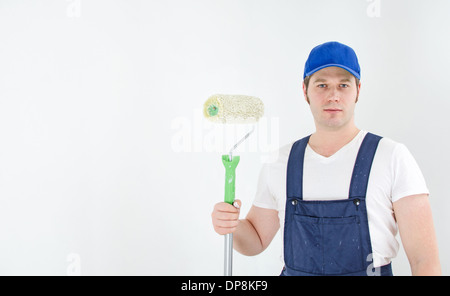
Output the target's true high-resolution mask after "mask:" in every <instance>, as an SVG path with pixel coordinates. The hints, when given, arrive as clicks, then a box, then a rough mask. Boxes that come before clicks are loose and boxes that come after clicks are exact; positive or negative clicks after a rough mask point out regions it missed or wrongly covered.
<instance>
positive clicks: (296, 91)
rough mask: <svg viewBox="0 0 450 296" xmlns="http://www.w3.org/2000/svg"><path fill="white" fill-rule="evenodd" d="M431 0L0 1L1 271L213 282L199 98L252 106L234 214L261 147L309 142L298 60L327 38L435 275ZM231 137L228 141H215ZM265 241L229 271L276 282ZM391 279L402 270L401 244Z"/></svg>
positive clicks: (215, 182)
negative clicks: (428, 218)
mask: <svg viewBox="0 0 450 296" xmlns="http://www.w3.org/2000/svg"><path fill="white" fill-rule="evenodd" d="M449 12H450V2H449V1H447V0H433V1H418V0H414V1H413V0H408V1H407V0H389V1H387V0H372V1H366V0H345V1H344V0H343V1H335V0H316V1H300V0H189V1H186V0H153V1H138V0H126V1H125V0H122V1H119V0H67V1H66V0H58V1H56V0H53V1H50V0H45V1H44V0H42V1H38V0H30V1H19V0H0V275H70V274H81V275H221V274H222V272H223V238H222V237H221V236H219V235H217V234H216V233H215V232H214V231H213V228H212V225H211V218H210V214H211V211H212V208H213V205H214V204H215V203H216V202H219V201H221V200H222V199H223V182H224V168H223V165H222V163H221V154H222V153H223V152H224V151H225V152H226V150H227V149H229V148H230V145H229V143H231V142H233V141H235V140H236V139H237V137H239V135H240V134H241V133H242V132H243V130H245V128H247V127H246V126H244V127H243V128H242V127H240V128H235V127H220V128H218V127H216V126H212V125H211V124H208V123H207V122H205V120H204V119H203V118H202V114H201V108H202V104H203V103H204V101H206V99H207V98H208V97H209V96H210V95H212V94H215V93H230V94H247V95H254V96H258V97H260V98H262V100H263V101H264V104H265V117H264V118H263V120H262V121H261V122H260V123H259V124H258V126H257V130H256V132H255V134H254V135H252V138H251V139H249V142H248V143H247V144H246V145H244V146H243V147H241V148H240V150H238V154H240V155H241V163H240V164H239V166H238V170H237V183H236V192H237V193H236V194H237V198H240V199H241V200H242V201H243V208H242V216H245V214H246V212H248V210H249V208H250V206H251V203H252V201H253V198H254V195H255V192H256V183H257V179H258V174H259V170H260V168H261V166H262V164H263V162H264V161H267V160H268V159H269V160H270V157H269V158H268V157H267V156H268V155H269V154H268V153H269V151H270V150H273V149H276V148H277V147H279V146H283V145H286V144H288V143H290V142H293V141H295V140H297V139H299V138H301V137H303V136H305V135H307V134H309V133H312V132H314V124H313V119H312V116H311V114H310V110H309V108H308V105H307V103H306V102H305V101H304V99H303V96H302V92H301V78H302V75H303V67H304V62H305V60H306V58H307V56H308V54H309V52H310V50H311V49H312V48H313V47H314V46H316V45H318V44H321V43H323V42H326V41H332V40H335V41H340V42H342V43H345V44H348V45H350V46H351V47H353V48H354V49H355V51H356V52H357V54H358V57H359V61H360V64H361V67H362V90H361V95H360V100H359V102H358V105H357V108H356V123H357V126H358V127H359V128H362V129H365V130H369V131H371V132H373V133H377V134H380V135H382V136H385V137H389V138H391V139H393V140H395V141H397V142H401V143H404V144H405V145H406V146H407V147H408V148H409V150H410V151H411V152H412V154H413V155H414V157H415V158H416V160H417V162H418V164H419V166H420V167H421V169H422V172H423V174H424V176H425V179H426V181H427V185H428V187H429V190H430V192H431V199H430V201H431V205H432V210H433V214H434V221H435V226H436V232H437V236H438V242H439V249H440V257H441V264H442V270H443V274H445V275H450V266H449V265H448V264H447V262H449V260H450V252H449V249H450V239H449V231H448V225H449V222H450V220H449V215H448V212H449V210H450V201H449V196H448V184H449V173H448V167H449V166H450V156H449V155H450V154H449V153H448V151H450V141H449V138H448V127H449V121H448V119H449V110H450V103H449V91H448V85H449V82H450V81H449V76H448V69H449V66H450V55H449V53H450V39H449V38H448V37H447V36H448V29H449V28H450V18H449V17H448V15H449ZM230 130H231V131H230ZM281 246H282V244H281V239H280V235H279V234H277V236H276V237H275V239H274V241H273V242H272V244H271V245H270V247H269V248H268V249H267V250H266V251H265V252H264V253H262V254H260V255H259V256H255V257H244V256H241V255H239V254H236V253H235V258H234V259H235V260H234V274H236V275H278V274H279V273H280V270H281V267H282V262H281V261H280V255H281V252H282V249H281ZM393 269H394V273H395V274H397V275H408V274H410V270H409V264H408V261H407V258H406V255H405V254H404V251H403V250H402V249H401V250H400V252H399V255H398V257H397V258H396V259H395V260H394V261H393Z"/></svg>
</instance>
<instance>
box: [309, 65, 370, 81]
mask: <svg viewBox="0 0 450 296" xmlns="http://www.w3.org/2000/svg"><path fill="white" fill-rule="evenodd" d="M328 67H339V68H342V69H344V70H347V71H348V72H350V73H351V74H352V75H353V76H355V77H356V78H358V79H361V76H360V75H359V74H358V73H357V72H355V71H354V70H352V69H350V68H349V67H346V66H344V65H339V64H327V65H322V66H320V67H317V68H315V69H314V70H311V71H309V72H308V73H305V74H304V75H303V79H305V77H307V76H311V75H313V74H314V73H316V72H317V71H319V70H322V69H323V68H328Z"/></svg>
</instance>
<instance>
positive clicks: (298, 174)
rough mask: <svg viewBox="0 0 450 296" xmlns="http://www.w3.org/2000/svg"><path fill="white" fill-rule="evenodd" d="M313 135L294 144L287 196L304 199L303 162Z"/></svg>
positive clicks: (287, 183)
mask: <svg viewBox="0 0 450 296" xmlns="http://www.w3.org/2000/svg"><path fill="white" fill-rule="evenodd" d="M310 137H311V135H309V136H307V137H305V138H303V139H301V140H298V141H297V142H295V143H294V144H293V145H292V148H291V152H290V154H289V160H288V165H287V178H286V195H287V198H288V199H289V198H296V199H300V200H302V199H303V162H304V159H305V150H306V146H307V145H308V141H309V138H310Z"/></svg>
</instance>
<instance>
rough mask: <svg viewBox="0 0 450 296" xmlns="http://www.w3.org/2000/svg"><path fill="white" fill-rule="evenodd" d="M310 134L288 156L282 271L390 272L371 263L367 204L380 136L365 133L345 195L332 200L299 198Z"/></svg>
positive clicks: (387, 268) (387, 266)
mask: <svg viewBox="0 0 450 296" xmlns="http://www.w3.org/2000/svg"><path fill="white" fill-rule="evenodd" d="M309 138H310V136H308V137H306V138H303V139H301V140H299V141H297V142H295V143H294V145H293V146H292V149H291V152H290V155H289V160H288V166H287V188H286V195H287V200H286V216H285V225H284V261H285V267H284V268H283V271H282V273H281V275H286V276H289V275H294V276H297V275H299V276H300V275H304V276H308V275H348V276H350V275H356V276H366V275H382V276H387V275H392V269H391V264H388V265H385V266H382V267H380V268H376V269H374V268H373V256H372V244H371V241H370V233H369V224H368V219H367V209H366V192H367V184H368V181H369V174H370V169H371V166H372V161H373V158H374V155H375V152H376V150H377V147H378V143H379V141H380V140H381V137H379V136H376V135H374V134H371V133H367V135H366V136H365V138H364V140H363V142H362V144H361V147H360V149H359V152H358V156H357V157H356V161H355V166H354V168H353V174H352V178H351V182H350V190H349V196H348V199H347V198H345V199H344V197H343V199H340V200H331V201H330V200H327V201H305V200H303V161H304V156H305V149H306V146H307V144H308V141H309ZM324 186H326V184H324Z"/></svg>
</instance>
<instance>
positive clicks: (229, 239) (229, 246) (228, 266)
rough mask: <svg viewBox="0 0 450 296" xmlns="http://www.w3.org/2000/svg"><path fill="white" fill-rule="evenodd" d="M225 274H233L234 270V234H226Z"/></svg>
mask: <svg viewBox="0 0 450 296" xmlns="http://www.w3.org/2000/svg"><path fill="white" fill-rule="evenodd" d="M224 257H225V262H224V275H225V276H231V275H232V270H233V234H232V233H228V234H225V256H224Z"/></svg>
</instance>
